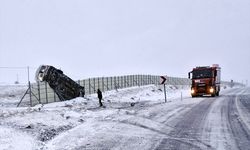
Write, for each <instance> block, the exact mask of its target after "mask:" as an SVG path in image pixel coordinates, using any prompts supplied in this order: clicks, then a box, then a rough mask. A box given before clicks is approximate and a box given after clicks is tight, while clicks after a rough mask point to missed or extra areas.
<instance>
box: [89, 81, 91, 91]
mask: <svg viewBox="0 0 250 150" xmlns="http://www.w3.org/2000/svg"><path fill="white" fill-rule="evenodd" d="M89 94H91V83H90V78H89Z"/></svg>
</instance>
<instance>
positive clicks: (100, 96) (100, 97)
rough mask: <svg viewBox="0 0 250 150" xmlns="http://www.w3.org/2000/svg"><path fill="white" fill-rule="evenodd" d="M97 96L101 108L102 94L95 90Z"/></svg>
mask: <svg viewBox="0 0 250 150" xmlns="http://www.w3.org/2000/svg"><path fill="white" fill-rule="evenodd" d="M97 96H98V99H99V104H100V107H102V106H103V105H102V92H101V90H100V89H97Z"/></svg>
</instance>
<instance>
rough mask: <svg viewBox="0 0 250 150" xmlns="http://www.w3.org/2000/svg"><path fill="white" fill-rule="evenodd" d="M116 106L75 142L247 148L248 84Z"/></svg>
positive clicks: (93, 145)
mask: <svg viewBox="0 0 250 150" xmlns="http://www.w3.org/2000/svg"><path fill="white" fill-rule="evenodd" d="M119 111H120V112H118V115H117V113H114V114H111V115H109V116H106V117H105V118H104V119H103V120H102V122H104V125H101V124H102V123H97V124H96V127H97V130H98V129H99V130H100V132H95V134H94V135H91V136H90V137H88V138H86V139H88V141H92V142H89V143H88V142H87V141H86V139H85V140H83V141H82V142H83V143H81V144H79V145H84V146H79V147H75V148H76V149H82V148H84V149H160V150H161V149H220V150H223V149H225V150H230V149H232V150H235V149H242V150H246V149H250V148H249V147H250V128H249V125H250V122H249V119H248V118H249V116H250V89H232V90H227V91H225V92H224V93H222V95H221V96H220V97H216V98H211V97H202V98H194V99H192V98H186V99H185V100H184V101H183V102H179V103H175V102H173V103H167V104H165V103H157V104H152V105H147V103H145V104H143V103H142V104H141V105H137V106H136V107H132V108H131V107H128V108H123V109H119ZM122 112H123V113H122ZM107 123H108V125H107ZM85 127H86V126H85ZM83 128H84V127H82V128H81V129H83ZM86 128H87V127H86ZM93 130H96V129H94V128H93ZM71 134H72V135H74V136H75V133H74V132H73V133H70V134H67V135H65V136H63V137H62V138H61V139H60V140H59V141H57V142H55V141H54V142H55V143H54V144H55V145H58V144H59V143H62V141H61V140H63V141H64V140H65V139H67V140H69V139H68V136H69V135H71ZM71 138H74V137H71V136H70V139H71ZM93 138H95V141H94V142H93V140H92V139H93ZM74 140H77V139H74ZM74 140H73V141H74ZM73 141H72V142H73ZM74 145H75V144H74ZM72 146H73V145H72ZM60 148H62V147H60Z"/></svg>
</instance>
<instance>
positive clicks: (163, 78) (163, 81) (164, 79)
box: [161, 76, 167, 84]
mask: <svg viewBox="0 0 250 150" xmlns="http://www.w3.org/2000/svg"><path fill="white" fill-rule="evenodd" d="M161 79H162V81H161V84H164V83H165V81H166V80H167V79H166V78H165V77H164V76H161Z"/></svg>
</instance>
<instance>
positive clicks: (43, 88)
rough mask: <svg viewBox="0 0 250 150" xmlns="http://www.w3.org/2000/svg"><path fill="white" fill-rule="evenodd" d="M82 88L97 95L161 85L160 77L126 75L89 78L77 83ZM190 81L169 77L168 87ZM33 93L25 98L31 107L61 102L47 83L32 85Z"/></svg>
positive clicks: (86, 92) (188, 83)
mask: <svg viewBox="0 0 250 150" xmlns="http://www.w3.org/2000/svg"><path fill="white" fill-rule="evenodd" d="M76 82H77V83H78V84H80V85H81V86H84V87H85V95H89V94H94V93H96V91H97V89H100V90H101V91H103V92H105V91H110V90H118V89H122V88H128V87H134V86H144V85H150V84H155V85H158V84H160V76H154V75H126V76H114V77H97V78H88V79H84V80H78V81H76ZM190 83H191V82H190V80H189V79H187V78H177V77H167V81H166V84H167V85H175V86H178V85H180V86H189V85H190ZM30 88H31V92H30V94H29V93H28V95H29V96H28V95H27V96H25V100H24V101H26V102H27V101H29V103H30V106H35V105H37V104H47V103H52V102H59V101H60V99H59V98H58V96H57V94H56V93H55V92H54V90H53V89H52V88H50V86H49V84H48V83H47V82H37V83H33V84H31V85H30Z"/></svg>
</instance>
